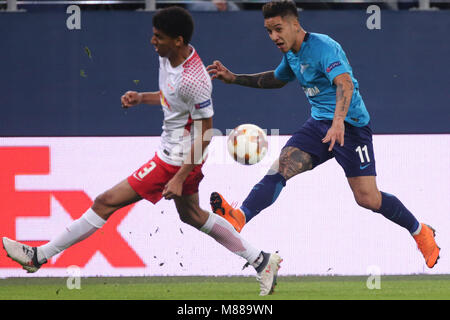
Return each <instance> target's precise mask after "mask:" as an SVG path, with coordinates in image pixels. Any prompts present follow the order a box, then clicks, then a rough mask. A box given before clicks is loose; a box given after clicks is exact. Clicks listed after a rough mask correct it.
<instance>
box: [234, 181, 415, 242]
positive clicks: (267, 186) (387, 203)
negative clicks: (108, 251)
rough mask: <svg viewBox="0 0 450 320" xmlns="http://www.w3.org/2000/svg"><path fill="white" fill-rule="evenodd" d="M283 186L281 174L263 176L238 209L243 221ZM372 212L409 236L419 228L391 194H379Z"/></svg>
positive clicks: (270, 201)
mask: <svg viewBox="0 0 450 320" xmlns="http://www.w3.org/2000/svg"><path fill="white" fill-rule="evenodd" d="M284 186H286V179H285V178H284V177H283V176H282V175H281V174H279V173H275V174H267V175H265V176H264V178H263V179H262V180H261V181H260V182H258V183H257V184H256V185H255V186H254V187H253V189H252V191H250V194H249V195H248V196H247V198H246V199H245V201H244V202H243V204H242V206H241V208H240V209H241V210H242V212H243V213H244V214H245V221H246V222H247V223H248V222H249V221H250V220H251V219H253V217H255V216H256V215H258V214H259V213H260V212H261V211H262V210H264V209H265V208H267V207H269V206H270V205H271V204H272V203H274V202H275V200H276V199H277V198H278V196H279V195H280V192H281V190H282V189H283V188H284ZM373 211H374V212H377V213H380V214H382V215H383V216H384V217H386V218H387V219H389V220H391V221H392V222H394V223H396V224H398V225H399V226H401V227H403V228H405V229H406V230H408V231H409V232H410V233H411V234H412V233H414V232H415V231H416V230H417V229H418V228H419V225H420V224H419V221H417V219H416V218H415V217H414V216H413V214H412V213H411V212H410V211H409V210H408V209H407V208H406V207H405V206H404V205H403V203H401V201H400V200H398V199H397V197H396V196H394V195H392V194H389V193H385V192H381V207H380V209H378V210H373Z"/></svg>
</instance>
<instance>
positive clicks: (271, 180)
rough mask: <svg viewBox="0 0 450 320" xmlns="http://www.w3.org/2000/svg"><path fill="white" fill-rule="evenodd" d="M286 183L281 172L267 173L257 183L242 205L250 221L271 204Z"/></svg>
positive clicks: (247, 220)
mask: <svg viewBox="0 0 450 320" xmlns="http://www.w3.org/2000/svg"><path fill="white" fill-rule="evenodd" d="M285 185H286V179H285V178H284V177H283V176H282V175H281V174H279V173H275V174H267V175H265V176H264V178H263V179H262V180H261V181H260V182H258V184H256V185H255V186H254V187H253V189H252V191H250V194H249V195H248V196H247V198H246V199H245V201H244V203H243V204H242V206H241V208H240V209H241V210H242V212H243V213H244V214H245V221H246V222H247V223H248V222H249V221H250V220H251V219H252V218H253V217H254V216H256V215H257V214H259V213H260V212H261V211H262V210H264V209H265V208H267V207H268V206H270V205H271V204H272V203H274V202H275V200H276V199H277V198H278V196H279V195H280V192H281V190H282V189H283V187H284V186H285Z"/></svg>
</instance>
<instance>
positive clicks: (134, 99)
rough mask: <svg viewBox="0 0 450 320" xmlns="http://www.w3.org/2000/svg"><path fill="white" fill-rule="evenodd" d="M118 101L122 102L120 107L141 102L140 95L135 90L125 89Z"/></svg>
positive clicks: (131, 105) (127, 106)
mask: <svg viewBox="0 0 450 320" xmlns="http://www.w3.org/2000/svg"><path fill="white" fill-rule="evenodd" d="M120 101H121V102H122V108H130V107H133V106H135V105H138V104H140V103H141V102H142V95H141V94H140V93H139V92H136V91H127V92H125V94H124V95H123V96H122V97H121V98H120Z"/></svg>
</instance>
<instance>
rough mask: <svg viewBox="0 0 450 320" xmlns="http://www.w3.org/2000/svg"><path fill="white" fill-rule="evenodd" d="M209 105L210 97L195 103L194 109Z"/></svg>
mask: <svg viewBox="0 0 450 320" xmlns="http://www.w3.org/2000/svg"><path fill="white" fill-rule="evenodd" d="M210 105H211V99H208V100H206V101H204V102H202V103H197V104H196V105H195V109H203V108H206V107H207V106H210Z"/></svg>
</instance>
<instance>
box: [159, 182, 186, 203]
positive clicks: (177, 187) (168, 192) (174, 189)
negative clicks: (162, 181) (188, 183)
mask: <svg viewBox="0 0 450 320" xmlns="http://www.w3.org/2000/svg"><path fill="white" fill-rule="evenodd" d="M182 192H183V181H181V180H180V179H177V178H176V177H173V178H172V179H170V180H169V182H167V184H166V185H165V186H164V190H163V193H162V195H163V197H164V198H165V199H167V200H170V199H173V198H175V197H181V193H182Z"/></svg>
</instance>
